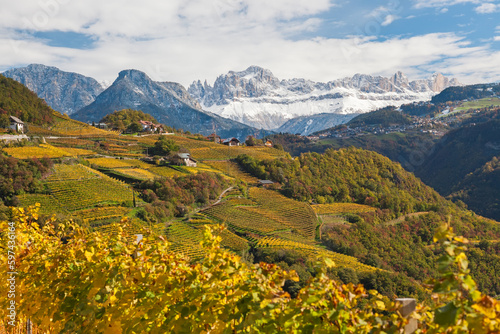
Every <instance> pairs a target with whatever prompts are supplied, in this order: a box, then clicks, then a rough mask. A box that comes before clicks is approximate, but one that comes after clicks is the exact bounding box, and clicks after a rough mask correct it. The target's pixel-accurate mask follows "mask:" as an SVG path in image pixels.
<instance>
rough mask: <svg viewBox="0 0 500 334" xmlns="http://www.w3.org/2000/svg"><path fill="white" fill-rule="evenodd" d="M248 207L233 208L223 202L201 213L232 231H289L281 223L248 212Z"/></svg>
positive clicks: (259, 232)
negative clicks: (227, 226)
mask: <svg viewBox="0 0 500 334" xmlns="http://www.w3.org/2000/svg"><path fill="white" fill-rule="evenodd" d="M246 209H248V207H237V206H233V205H232V203H230V202H223V203H220V204H217V205H214V206H212V207H211V208H209V209H207V210H204V211H203V213H204V214H206V215H207V216H209V217H210V218H212V219H214V220H216V221H217V222H219V223H226V224H227V225H229V226H230V227H231V228H232V229H234V230H236V231H238V232H240V233H245V232H248V231H250V232H253V233H257V234H264V235H265V234H267V233H271V232H275V231H280V230H287V229H289V227H288V226H286V225H284V224H282V223H281V222H278V221H275V220H272V219H269V218H267V217H265V216H261V215H256V214H254V213H253V212H250V211H248V210H246Z"/></svg>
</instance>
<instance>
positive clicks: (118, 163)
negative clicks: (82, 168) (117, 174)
mask: <svg viewBox="0 0 500 334" xmlns="http://www.w3.org/2000/svg"><path fill="white" fill-rule="evenodd" d="M87 161H88V162H90V163H91V164H92V165H96V166H98V167H102V168H132V167H139V168H145V169H148V168H150V167H152V166H153V165H151V164H148V163H147V162H143V161H140V160H137V159H127V160H120V159H114V158H92V159H87Z"/></svg>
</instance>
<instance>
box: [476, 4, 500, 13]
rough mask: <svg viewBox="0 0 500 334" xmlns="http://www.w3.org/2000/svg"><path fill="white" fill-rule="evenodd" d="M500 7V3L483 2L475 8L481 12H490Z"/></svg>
mask: <svg viewBox="0 0 500 334" xmlns="http://www.w3.org/2000/svg"><path fill="white" fill-rule="evenodd" d="M499 9H500V5H495V4H493V3H483V4H481V5H480V6H478V7H476V8H475V9H474V10H475V11H476V12H477V13H479V14H490V13H494V12H496V11H498V10H499Z"/></svg>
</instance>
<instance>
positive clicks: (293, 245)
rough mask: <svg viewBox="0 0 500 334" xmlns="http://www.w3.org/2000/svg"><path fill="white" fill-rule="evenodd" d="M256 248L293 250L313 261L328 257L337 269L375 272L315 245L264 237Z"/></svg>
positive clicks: (368, 267)
mask: <svg viewBox="0 0 500 334" xmlns="http://www.w3.org/2000/svg"><path fill="white" fill-rule="evenodd" d="M256 247H259V248H274V249H287V250H294V251H295V252H298V253H301V254H303V255H304V256H305V257H307V258H310V259H314V258H318V257H320V258H322V257H328V258H331V259H333V260H334V261H335V264H336V265H337V266H338V267H349V268H353V269H354V270H356V271H365V272H366V271H368V272H369V271H375V270H377V269H376V268H374V267H371V266H367V265H366V264H363V263H361V262H359V261H358V259H356V258H355V257H352V256H348V255H343V254H339V253H335V252H331V251H328V250H326V249H323V248H320V247H318V246H315V245H307V244H304V243H300V242H294V241H289V240H283V239H279V238H273V237H264V238H261V239H259V240H258V242H257V244H256Z"/></svg>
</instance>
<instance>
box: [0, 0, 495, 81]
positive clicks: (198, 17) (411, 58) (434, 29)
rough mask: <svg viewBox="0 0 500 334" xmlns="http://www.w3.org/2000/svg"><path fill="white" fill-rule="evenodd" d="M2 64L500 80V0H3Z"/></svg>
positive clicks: (163, 76) (102, 70) (106, 76)
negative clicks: (396, 74) (256, 69)
mask: <svg viewBox="0 0 500 334" xmlns="http://www.w3.org/2000/svg"><path fill="white" fill-rule="evenodd" d="M0 8H2V14H3V15H2V20H1V22H0V71H3V70H7V69H9V68H13V67H20V66H25V65H27V64H30V63H41V64H46V65H52V66H57V67H59V68H61V69H63V70H66V71H74V72H78V73H82V74H85V75H88V76H92V77H94V78H96V79H98V80H103V81H113V80H114V79H115V78H116V75H117V74H118V72H119V71H120V70H122V69H127V68H135V69H139V70H143V71H145V72H146V73H148V74H149V75H150V76H151V77H152V78H153V79H155V80H161V81H176V82H180V83H182V84H184V85H188V84H189V83H190V82H192V81H193V80H197V79H201V80H204V79H207V80H208V81H209V82H213V81H214V80H215V78H216V77H217V76H218V75H220V74H223V73H226V72H228V71H230V70H243V69H245V68H246V67H248V66H250V65H258V66H262V67H265V68H268V69H270V70H271V71H272V72H273V73H274V74H275V75H276V76H278V77H279V78H282V79H285V78H293V77H302V78H306V79H311V80H315V81H329V80H334V79H337V78H341V77H345V76H352V75H354V74H356V73H364V74H372V75H385V76H388V75H391V74H393V73H394V72H396V71H398V70H401V71H403V72H404V73H406V74H407V76H408V77H409V78H410V79H417V78H425V77H428V76H430V75H431V74H432V73H434V72H441V73H443V74H445V75H448V76H453V77H456V78H458V79H459V80H460V81H462V82H464V83H475V82H485V81H488V82H490V81H498V80H500V20H499V19H500V2H499V1H498V0H489V1H479V0H426V1H424V0H406V1H404V0H390V1H361V0H308V1H303V0H274V1H268V0H213V1H206V0H169V1H161V2H160V1H156V0H142V1H129V0H106V1H101V0H99V1H98V0H86V1H82V0H73V1H70V0H23V1H22V2H20V1H18V2H11V1H7V0H0Z"/></svg>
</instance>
